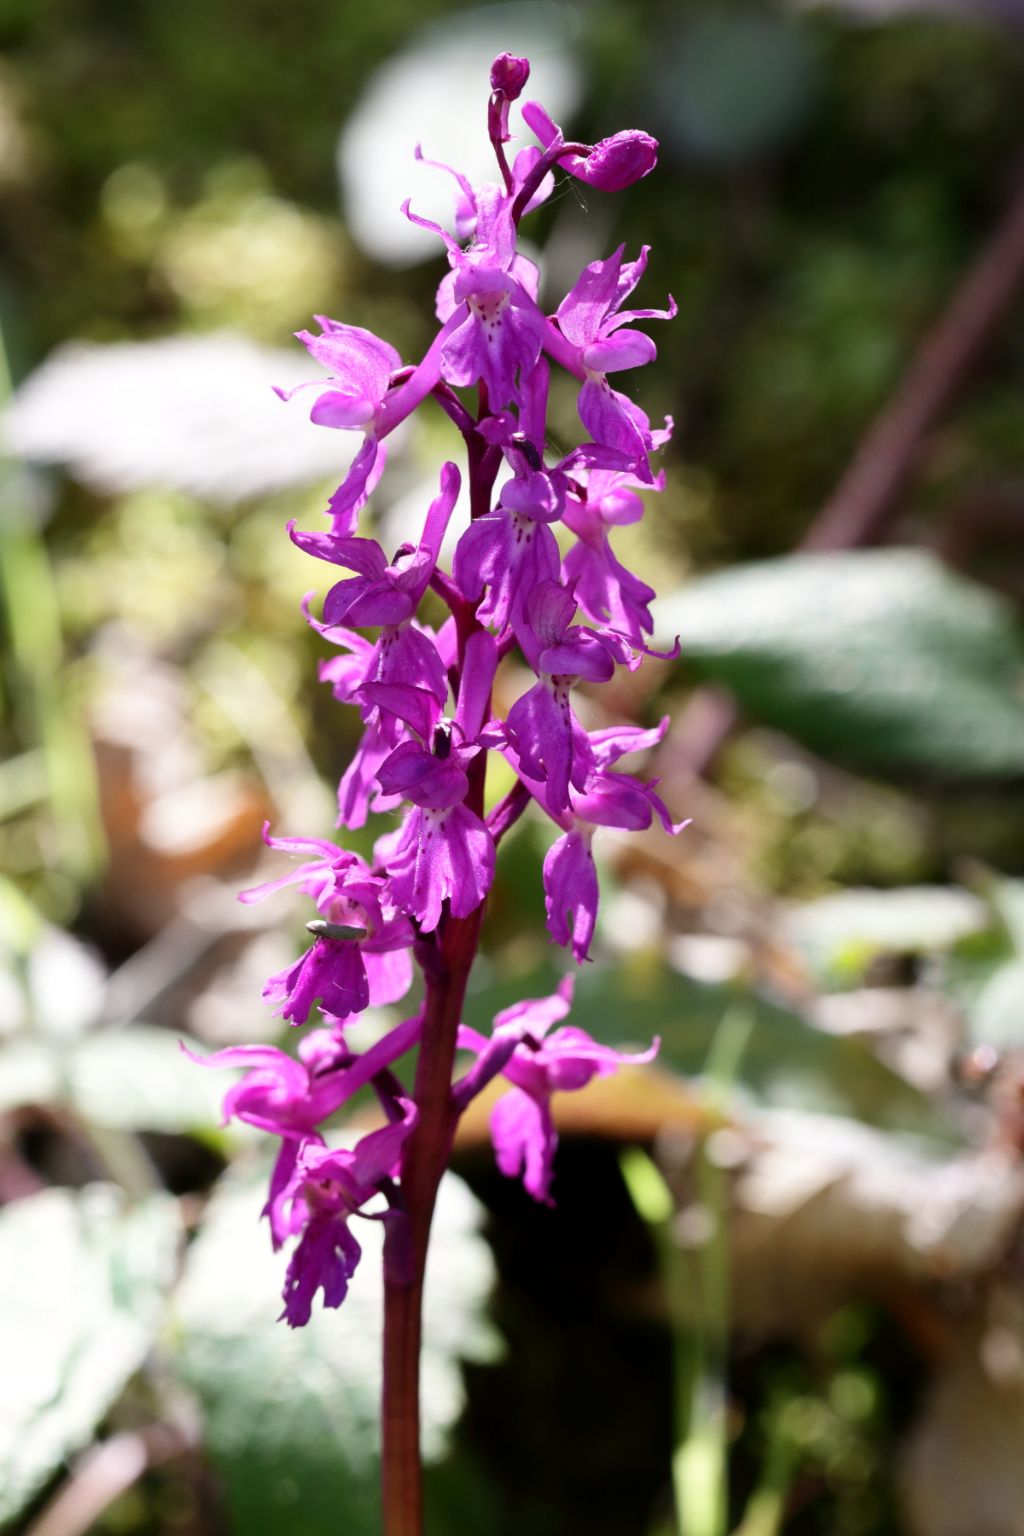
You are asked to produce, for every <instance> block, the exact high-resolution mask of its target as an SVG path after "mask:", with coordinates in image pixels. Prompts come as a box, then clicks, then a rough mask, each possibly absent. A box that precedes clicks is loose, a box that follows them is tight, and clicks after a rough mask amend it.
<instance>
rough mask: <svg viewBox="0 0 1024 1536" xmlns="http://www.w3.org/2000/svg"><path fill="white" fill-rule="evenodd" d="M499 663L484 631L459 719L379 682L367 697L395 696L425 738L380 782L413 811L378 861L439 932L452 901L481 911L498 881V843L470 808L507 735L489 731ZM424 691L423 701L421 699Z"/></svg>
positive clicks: (459, 913)
mask: <svg viewBox="0 0 1024 1536" xmlns="http://www.w3.org/2000/svg"><path fill="white" fill-rule="evenodd" d="M497 664H498V647H497V643H496V641H495V640H494V638H493V636H491V635H489V634H487V632H486V631H485V630H478V631H477V632H476V633H475V634H474V635H472V636H471V638H470V640H469V641H468V643H467V646H466V665H465V668H464V671H463V674H462V684H461V687H460V689H459V698H458V705H457V707H456V711H455V718H454V719H453V720H452V721H451V722H448V721H442V720H441V718H440V711H439V710H438V709H437V707H436V704H435V702H434V700H433V698H432V697H431V695H430V694H427V693H425V692H423V691H422V690H419V691H418V690H415V689H404V690H400V689H398V688H392V689H390V690H387V689H385V687H384V685H381V684H371V685H370V686H369V687H368V688H367V692H368V693H370V694H371V696H372V697H374V698H380V697H382V695H384V694H385V692H386V693H387V694H388V695H389V696H390V701H391V707H392V708H393V709H394V710H395V711H396V712H397V713H402V712H404V718H405V720H406V722H407V724H408V725H409V726H410V727H411V729H412V730H413V731H414V733H415V735H416V736H417V737H418V738H419V740H418V741H408V742H404V743H403V744H402V745H401V746H399V747H397V748H396V749H395V751H394V752H393V753H392V754H391V756H390V757H389V758H388V759H387V761H386V762H385V763H384V765H383V766H382V768H381V770H380V773H379V774H378V778H379V780H380V784H381V787H382V789H383V790H384V791H385V793H386V794H402V795H404V796H405V797H406V799H408V800H411V801H412V805H413V809H412V810H411V811H410V813H409V815H408V816H407V818H406V820H405V823H404V824H403V826H402V827H400V828H399V830H398V832H397V833H395V834H393V835H391V836H390V837H386V838H382V839H381V841H380V842H379V843H378V844H377V847H376V849H375V850H374V853H375V857H376V859H377V860H378V862H379V863H380V864H382V866H383V867H384V868H385V869H386V870H387V873H388V876H389V878H390V882H391V890H392V894H393V896H394V899H395V901H396V903H397V904H398V905H399V906H400V907H401V908H402V909H403V910H404V911H406V912H408V913H409V914H410V915H411V916H412V917H415V918H416V920H417V921H418V922H419V925H420V928H421V929H422V931H423V932H424V933H431V932H433V930H434V929H435V928H436V927H437V925H438V923H439V922H440V920H441V912H442V907H443V904H444V902H445V901H446V900H447V901H448V902H449V903H450V908H451V912H452V914H453V915H454V916H455V917H465V916H467V915H468V914H469V913H470V912H472V911H474V910H475V908H476V907H478V906H479V905H480V903H481V902H482V901H483V899H484V897H485V896H486V895H487V892H488V890H489V889H490V886H491V881H492V880H493V878H494V840H493V838H492V837H491V834H490V832H489V831H488V830H487V827H486V826H485V825H484V823H483V822H482V821H481V819H480V817H479V816H478V815H477V814H476V812H475V811H472V810H471V809H470V808H469V806H468V805H466V804H465V800H466V797H467V795H468V793H469V777H468V773H467V769H468V767H469V765H470V763H471V762H472V760H473V758H475V757H476V756H477V754H478V753H479V752H480V751H482V750H485V749H486V747H487V746H489V745H496V743H497V741H498V740H499V739H500V736H499V733H497V732H496V731H495V730H494V729H493V728H491V727H488V728H487V729H486V730H485V719H486V716H487V712H488V707H489V700H490V694H491V684H492V682H493V680H494V673H495V669H496V667H497ZM417 693H418V697H417Z"/></svg>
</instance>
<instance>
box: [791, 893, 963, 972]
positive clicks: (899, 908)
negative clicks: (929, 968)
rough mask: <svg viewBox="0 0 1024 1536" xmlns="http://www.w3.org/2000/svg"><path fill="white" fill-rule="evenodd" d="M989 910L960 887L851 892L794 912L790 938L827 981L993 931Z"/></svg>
mask: <svg viewBox="0 0 1024 1536" xmlns="http://www.w3.org/2000/svg"><path fill="white" fill-rule="evenodd" d="M991 923H992V919H991V916H990V914H989V912H988V909H987V908H986V906H985V903H984V902H983V901H981V900H980V899H979V898H978V897H977V896H974V895H972V894H971V892H970V891H965V890H961V889H959V888H958V887H956V886H938V885H936V886H927V885H921V886H909V885H908V886H904V887H902V888H901V889H899V890H891V891H883V890H873V889H859V890H858V889H851V890H846V891H839V892H837V893H836V894H835V895H832V896H822V897H821V898H819V899H818V900H817V901H810V902H807V903H805V904H804V905H802V906H799V907H794V908H792V909H791V910H790V912H789V913H788V915H787V918H786V924H785V928H786V933H787V935H788V937H789V938H790V939H791V940H792V942H794V943H795V944H796V945H797V946H798V948H800V949H801V950H803V952H804V953H805V954H806V956H807V958H808V960H809V962H810V963H811V965H812V966H813V967H814V969H815V970H816V971H817V972H819V973H823V974H824V975H825V976H826V977H827V976H828V975H829V974H830V973H831V972H834V971H837V970H838V971H843V970H846V969H851V968H852V969H856V968H858V967H859V966H862V965H863V963H864V962H865V961H866V960H868V959H870V957H871V956H872V955H876V954H890V955H899V954H920V953H930V952H934V951H936V950H944V949H950V948H952V947H953V946H954V945H955V944H959V943H960V942H961V941H962V940H963V939H966V938H970V937H971V935H972V934H977V933H983V932H984V931H985V930H986V929H987V928H989V927H991Z"/></svg>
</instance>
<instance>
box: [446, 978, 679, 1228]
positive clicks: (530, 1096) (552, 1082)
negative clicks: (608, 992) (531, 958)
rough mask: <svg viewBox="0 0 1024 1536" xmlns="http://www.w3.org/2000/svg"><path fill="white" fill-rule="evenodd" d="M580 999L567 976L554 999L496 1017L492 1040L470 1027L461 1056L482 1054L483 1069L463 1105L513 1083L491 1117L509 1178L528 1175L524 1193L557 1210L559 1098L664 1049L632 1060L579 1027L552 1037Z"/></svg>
mask: <svg viewBox="0 0 1024 1536" xmlns="http://www.w3.org/2000/svg"><path fill="white" fill-rule="evenodd" d="M572 994H573V978H572V977H571V976H566V977H563V979H562V981H561V982H560V983H559V985H558V988H557V989H556V991H555V992H553V993H552V994H551V995H550V996H549V997H541V998H529V999H527V1000H526V1001H525V1002H521V1003H516V1004H515V1006H514V1007H512V1008H506V1009H505V1010H504V1011H503V1012H502V1013H499V1014H498V1015H497V1016H496V1018H495V1020H494V1032H493V1034H492V1035H491V1038H490V1039H489V1040H488V1039H487V1038H486V1037H485V1036H483V1035H481V1034H479V1033H478V1032H477V1031H476V1030H475V1029H469V1028H468V1027H467V1026H466V1025H465V1024H462V1025H460V1026H459V1035H458V1045H459V1049H460V1050H464V1051H472V1052H474V1053H475V1055H476V1062H475V1063H474V1065H473V1067H472V1068H471V1069H470V1071H469V1072H468V1073H467V1074H466V1076H465V1077H464V1078H463V1079H462V1081H461V1082H460V1083H457V1084H456V1086H455V1089H454V1096H455V1101H456V1103H457V1104H459V1105H462V1104H466V1103H468V1102H469V1100H470V1099H471V1098H472V1097H473V1096H474V1095H475V1094H477V1093H479V1091H480V1089H481V1088H483V1087H484V1086H485V1085H486V1084H487V1083H488V1082H489V1081H490V1080H491V1079H492V1078H493V1077H496V1076H497V1075H498V1073H501V1074H502V1075H503V1076H505V1077H506V1078H507V1079H508V1080H509V1082H510V1083H512V1085H513V1086H512V1088H511V1089H510V1091H509V1092H508V1093H506V1094H504V1095H503V1096H502V1097H501V1098H500V1099H499V1100H498V1102H497V1104H496V1105H495V1106H494V1109H493V1111H492V1113H491V1137H492V1140H493V1142H494V1151H495V1156H496V1158H497V1162H498V1167H499V1168H500V1169H501V1171H502V1173H503V1174H505V1175H506V1177H508V1178H513V1179H514V1178H518V1177H519V1175H520V1174H522V1178H523V1185H524V1188H525V1189H526V1190H527V1192H528V1193H529V1194H531V1195H532V1196H533V1198H534V1199H535V1200H538V1201H540V1202H541V1203H542V1204H545V1205H553V1204H554V1201H553V1200H552V1199H551V1180H552V1176H553V1173H554V1159H555V1150H556V1148H557V1146H558V1133H557V1132H556V1130H555V1126H554V1121H553V1119H552V1116H551V1096H552V1094H554V1093H556V1092H559V1091H563V1092H566V1091H567V1092H574V1091H575V1090H577V1089H579V1088H585V1087H586V1086H587V1084H588V1083H589V1082H591V1081H592V1079H593V1078H595V1077H606V1076H608V1075H609V1074H610V1073H613V1072H616V1071H618V1069H619V1067H620V1066H622V1065H623V1063H629V1064H632V1065H639V1064H640V1063H642V1062H648V1061H652V1060H653V1059H654V1057H655V1056H656V1055H657V1053H658V1049H659V1046H660V1041H658V1040H655V1041H654V1043H653V1044H652V1045H651V1047H650V1049H649V1050H647V1051H644V1052H641V1053H640V1054H639V1055H633V1056H631V1055H626V1054H623V1053H622V1052H620V1051H615V1050H613V1049H612V1048H611V1046H607V1045H599V1044H598V1043H597V1042H596V1041H595V1040H592V1039H591V1037H590V1036H589V1035H588V1034H587V1033H586V1031H585V1030H582V1029H576V1028H574V1027H573V1026H572V1025H566V1026H565V1027H564V1028H562V1029H556V1030H555V1032H554V1034H549V1033H548V1031H549V1030H550V1029H551V1026H552V1025H553V1024H557V1023H559V1022H560V1021H561V1020H562V1019H564V1018H565V1016H566V1014H567V1013H568V1012H569V1009H570V1007H571V1006H572Z"/></svg>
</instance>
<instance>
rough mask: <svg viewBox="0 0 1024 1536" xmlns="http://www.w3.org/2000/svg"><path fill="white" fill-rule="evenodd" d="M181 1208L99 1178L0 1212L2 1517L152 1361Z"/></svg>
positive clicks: (83, 1440)
mask: <svg viewBox="0 0 1024 1536" xmlns="http://www.w3.org/2000/svg"><path fill="white" fill-rule="evenodd" d="M178 1230H179V1223H178V1215H177V1206H176V1204H175V1202H174V1201H173V1200H171V1199H170V1198H168V1197H164V1196H160V1197H154V1198H153V1199H150V1200H147V1201H146V1202H145V1203H144V1204H142V1205H139V1206H136V1207H135V1208H133V1209H127V1208H126V1207H125V1205H124V1202H123V1201H122V1200H121V1198H120V1197H119V1196H118V1194H117V1192H116V1191H115V1190H114V1189H112V1188H110V1187H108V1186H106V1185H93V1186H90V1187H89V1188H88V1189H85V1190H82V1191H80V1192H77V1193H72V1192H70V1191H68V1190H47V1191H46V1192H44V1193H43V1194H38V1195H33V1196H31V1197H30V1198H28V1199H26V1200H20V1201H17V1202H15V1203H14V1204H13V1205H10V1206H8V1207H7V1208H6V1209H5V1210H4V1211H3V1212H2V1214H0V1360H2V1361H3V1369H2V1370H0V1524H2V1523H3V1522H5V1521H7V1520H11V1519H13V1518H14V1516H15V1515H16V1514H17V1513H18V1512H19V1510H20V1509H21V1508H22V1507H23V1506H24V1505H25V1504H26V1502H27V1501H28V1500H29V1499H31V1498H32V1496H33V1495H34V1494H35V1493H36V1492H38V1490H39V1489H40V1488H42V1487H43V1485H44V1484H45V1483H46V1482H47V1481H48V1479H49V1478H50V1476H51V1475H52V1474H53V1473H54V1472H55V1471H56V1470H57V1468H58V1467H59V1466H60V1464H61V1462H62V1461H63V1460H64V1458H65V1457H66V1456H68V1455H69V1454H71V1453H73V1452H74V1451H76V1450H78V1449H79V1448H80V1447H81V1446H83V1445H85V1444H87V1443H88V1441H89V1440H90V1438H91V1437H92V1434H93V1432H94V1430H95V1429H96V1427H97V1425H98V1424H99V1422H100V1421H101V1419H102V1418H103V1417H104V1415H105V1414H106V1413H107V1412H108V1410H109V1409H110V1408H111V1406H112V1405H113V1403H114V1402H115V1401H116V1400H117V1398H118V1396H119V1395H120V1393H121V1391H122V1389H123V1388H124V1386H125V1383H126V1382H127V1381H128V1379H129V1377H130V1376H132V1375H133V1374H134V1372H135V1371H137V1370H138V1368H139V1367H140V1365H141V1364H142V1363H143V1361H144V1360H145V1358H146V1355H147V1353H148V1351H149V1348H150V1345H151V1344H152V1342H153V1339H154V1337H155V1335H156V1332H157V1330H158V1328H159V1326H160V1321H161V1318H162V1315H163V1308H164V1297H165V1292H166V1289H167V1287H168V1286H169V1284H170V1281H171V1279H172V1278H173V1273H174V1268H175V1262H176V1246H177V1239H178Z"/></svg>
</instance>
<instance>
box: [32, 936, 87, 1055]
mask: <svg viewBox="0 0 1024 1536" xmlns="http://www.w3.org/2000/svg"><path fill="white" fill-rule="evenodd" d="M106 981H107V972H106V968H105V966H104V965H103V962H102V961H101V960H100V958H99V956H98V955H96V954H94V953H93V951H92V950H91V949H87V948H86V947H85V945H84V944H81V943H79V941H78V940H77V939H74V938H72V937H71V935H70V934H69V933H64V932H63V931H62V930H61V929H60V928H50V927H47V929H46V931H45V932H44V934H43V935H42V937H41V938H40V940H39V942H38V943H37V944H36V945H35V947H34V948H33V949H32V951H31V953H30V955H29V957H28V986H29V993H30V995H31V999H32V1016H33V1018H34V1019H35V1021H36V1023H37V1025H38V1027H39V1028H40V1029H41V1030H42V1032H43V1033H44V1034H45V1035H47V1036H48V1037H49V1038H50V1039H52V1040H72V1039H75V1038H76V1037H77V1036H78V1035H80V1034H82V1032H83V1031H84V1030H86V1029H87V1028H88V1027H89V1025H90V1024H91V1023H93V1021H94V1020H95V1019H96V1018H97V1016H98V1014H99V1011H100V1007H101V1005H102V1002H103V989H104V987H105V986H106Z"/></svg>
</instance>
